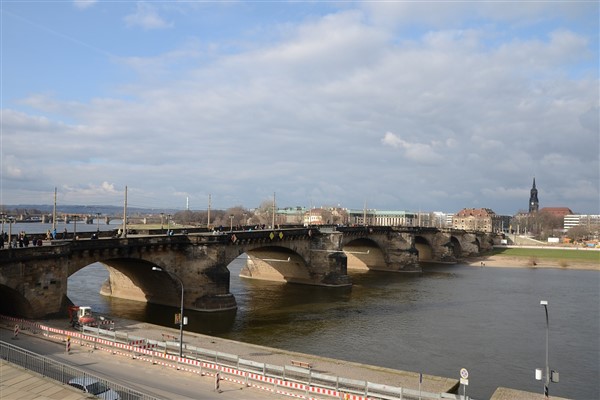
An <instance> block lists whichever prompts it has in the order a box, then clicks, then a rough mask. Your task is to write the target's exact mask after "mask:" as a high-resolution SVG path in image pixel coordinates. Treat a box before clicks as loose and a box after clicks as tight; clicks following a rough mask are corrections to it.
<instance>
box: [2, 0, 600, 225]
mask: <svg viewBox="0 0 600 400" xmlns="http://www.w3.org/2000/svg"><path fill="white" fill-rule="evenodd" d="M599 18H600V15H599V2H598V1H576V0H569V1H527V0H519V1H488V2H484V1H364V2H360V1H357V2H354V1H339V2H329V1H289V2H288V1H176V0H170V1H125V0H123V1H118V0H117V1H114V0H113V1H109V0H79V1H72V0H63V1H52V0H45V1H41V0H40V1H27V0H18V1H10V0H2V1H1V2H0V20H1V27H0V41H1V48H0V56H1V67H0V83H1V85H0V86H1V87H0V110H1V121H0V122H1V131H0V147H1V151H0V158H1V160H0V164H1V167H0V168H1V169H0V204H3V205H17V204H52V203H53V201H54V190H55V188H56V191H57V202H58V204H61V205H90V206H93V205H119V204H123V201H124V198H125V188H126V187H127V201H128V205H129V206H132V207H144V208H153V209H159V210H160V209H163V208H164V209H182V210H183V209H186V208H187V207H189V209H191V210H205V209H207V207H208V199H209V196H210V199H211V207H212V208H214V209H227V208H230V207H234V206H243V207H245V208H250V209H251V208H255V207H258V206H260V204H261V203H263V202H266V201H272V199H273V197H274V196H275V199H276V203H277V206H278V207H280V208H283V207H296V206H302V207H321V206H338V205H339V206H341V207H345V208H351V209H363V207H365V205H366V206H367V208H369V209H376V210H405V211H442V212H448V213H454V212H458V211H459V210H461V209H463V208H481V207H485V208H490V209H492V210H493V211H495V212H496V213H498V214H503V215H513V214H515V213H517V212H518V211H520V210H526V209H527V207H528V200H529V193H530V189H531V186H532V181H533V179H534V178H535V180H536V185H537V189H538V191H539V194H538V197H539V201H540V208H543V207H569V208H570V209H571V210H573V211H574V212H576V213H582V214H600V192H599V185H600V176H599V175H600V164H599V153H600V143H599V142H600V133H599V129H600V128H599V97H600V94H599V88H600V85H599V54H598V53H599V38H598V36H599V22H598V21H599Z"/></svg>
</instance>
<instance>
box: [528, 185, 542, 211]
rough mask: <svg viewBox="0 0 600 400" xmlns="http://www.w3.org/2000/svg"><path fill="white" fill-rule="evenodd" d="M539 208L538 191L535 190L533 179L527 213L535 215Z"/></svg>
mask: <svg viewBox="0 0 600 400" xmlns="http://www.w3.org/2000/svg"><path fill="white" fill-rule="evenodd" d="M539 208H540V202H539V200H538V191H537V189H536V188H535V177H534V178H533V186H532V187H531V191H530V195H529V213H535V212H537V211H538V209H539Z"/></svg>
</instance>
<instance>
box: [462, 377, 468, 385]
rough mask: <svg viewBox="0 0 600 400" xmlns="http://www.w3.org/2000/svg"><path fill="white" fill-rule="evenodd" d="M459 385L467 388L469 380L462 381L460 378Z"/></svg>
mask: <svg viewBox="0 0 600 400" xmlns="http://www.w3.org/2000/svg"><path fill="white" fill-rule="evenodd" d="M460 384H461V385H465V386H469V380H468V379H464V378H460Z"/></svg>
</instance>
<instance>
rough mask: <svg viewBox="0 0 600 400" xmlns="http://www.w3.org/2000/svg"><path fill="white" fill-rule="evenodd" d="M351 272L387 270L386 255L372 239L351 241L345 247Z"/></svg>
mask: <svg viewBox="0 0 600 400" xmlns="http://www.w3.org/2000/svg"><path fill="white" fill-rule="evenodd" d="M342 250H343V252H344V254H346V258H347V260H348V261H347V267H348V269H350V270H352V269H353V270H387V269H386V261H385V255H384V253H383V251H382V250H381V247H380V246H379V244H378V243H377V242H376V241H374V240H372V239H370V238H357V239H353V240H350V241H349V242H347V243H346V244H345V245H344V246H343V249H342Z"/></svg>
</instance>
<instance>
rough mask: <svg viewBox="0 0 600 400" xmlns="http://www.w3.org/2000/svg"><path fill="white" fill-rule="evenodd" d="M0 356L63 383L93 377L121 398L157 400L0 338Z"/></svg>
mask: <svg viewBox="0 0 600 400" xmlns="http://www.w3.org/2000/svg"><path fill="white" fill-rule="evenodd" d="M0 358H2V359H3V360H6V361H8V362H10V363H12V364H15V365H18V366H20V367H23V368H25V369H28V370H30V371H34V372H36V373H38V374H40V375H43V376H46V377H48V378H50V379H53V380H55V381H58V382H60V383H63V384H68V383H69V381H70V380H71V379H73V378H76V377H85V378H93V379H95V380H97V381H99V382H101V383H102V384H104V385H106V386H108V387H109V388H111V389H112V390H114V391H116V392H117V393H118V394H119V396H120V397H121V399H123V400H159V399H158V398H157V397H154V396H150V395H148V394H145V393H142V392H139V391H137V390H134V389H130V388H128V387H126V386H123V385H121V384H118V383H116V382H112V381H111V380H108V379H104V378H101V377H99V376H96V375H94V374H90V373H88V372H85V371H83V370H81V369H79V368H76V367H73V366H71V365H67V364H63V363H61V362H58V361H55V360H52V359H50V358H48V357H44V356H41V355H39V354H36V353H34V352H31V351H29V350H26V349H22V348H20V347H17V346H15V345H12V344H10V343H7V342H5V341H2V340H0Z"/></svg>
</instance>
